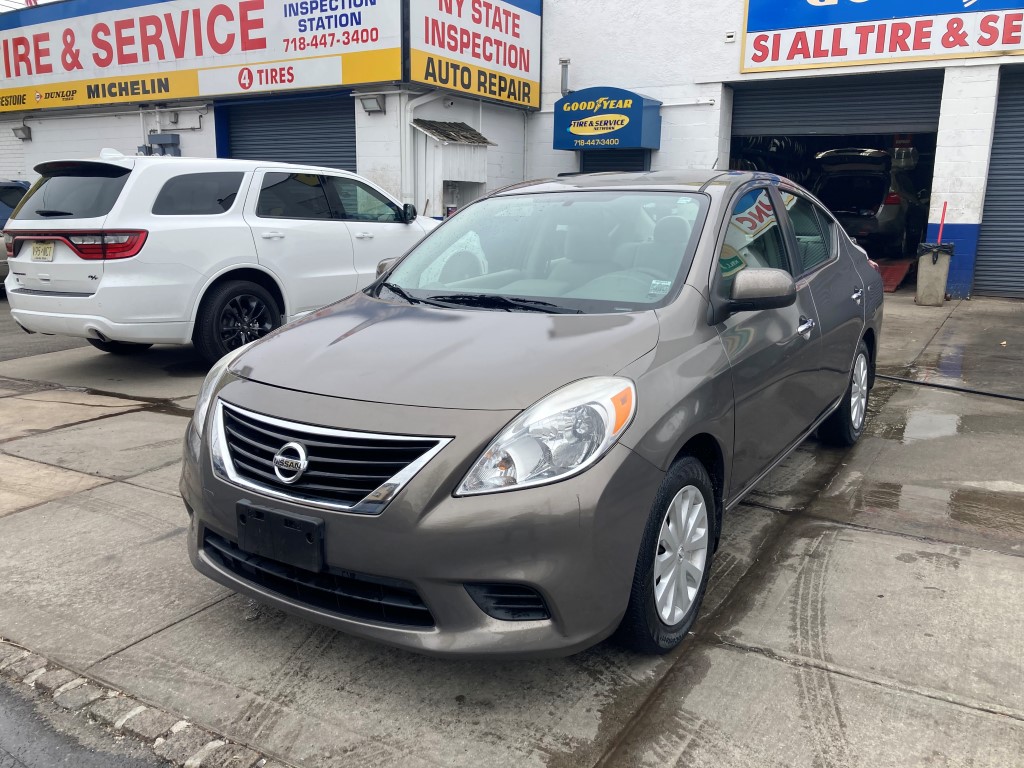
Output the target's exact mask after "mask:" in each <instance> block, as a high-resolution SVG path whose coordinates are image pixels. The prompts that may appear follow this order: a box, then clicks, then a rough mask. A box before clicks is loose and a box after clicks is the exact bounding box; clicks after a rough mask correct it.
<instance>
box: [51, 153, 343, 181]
mask: <svg viewBox="0 0 1024 768" xmlns="http://www.w3.org/2000/svg"><path fill="white" fill-rule="evenodd" d="M65 163H101V164H104V165H117V166H121V167H122V168H134V169H139V170H142V169H144V168H150V167H153V166H157V165H169V164H175V165H179V166H181V168H182V169H183V170H184V169H186V168H187V169H188V170H190V171H196V170H200V171H202V170H207V171H242V172H245V171H254V170H256V169H257V168H268V167H273V168H280V169H282V170H295V171H315V172H318V173H332V174H341V175H346V176H355V175H356V174H354V173H352V172H351V171H345V170H342V169H340V168H328V167H326V166H318V165H296V164H294V163H278V162H273V161H267V160H235V159H231V158H226V157H168V156H146V155H121V154H120V153H114V152H110V151H109V150H105V151H104V152H103V153H102V154H101V155H100V156H99V157H89V158H65V159H54V160H48V161H46V162H45V163H40V164H39V165H37V166H36V168H35V170H36V173H40V174H42V173H45V172H46V169H47V168H52V167H53V166H55V165H58V166H59V165H63V164H65Z"/></svg>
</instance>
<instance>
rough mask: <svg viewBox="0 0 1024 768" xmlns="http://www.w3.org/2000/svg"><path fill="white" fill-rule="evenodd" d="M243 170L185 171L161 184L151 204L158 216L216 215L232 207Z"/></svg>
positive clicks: (240, 184) (240, 183)
mask: <svg viewBox="0 0 1024 768" xmlns="http://www.w3.org/2000/svg"><path fill="white" fill-rule="evenodd" d="M244 175H245V174H244V173H238V172H234V171H232V172H221V173H186V174H185V175H183V176H175V177H174V178H173V179H170V180H168V181H167V183H166V184H164V186H163V189H161V190H160V194H159V195H157V196H156V202H155V203H153V213H155V214H156V215H157V216H215V215H216V214H218V213H225V212H226V211H229V210H231V206H232V205H234V203H235V199H236V198H237V197H238V188H239V187H240V186H242V177H243V176H244Z"/></svg>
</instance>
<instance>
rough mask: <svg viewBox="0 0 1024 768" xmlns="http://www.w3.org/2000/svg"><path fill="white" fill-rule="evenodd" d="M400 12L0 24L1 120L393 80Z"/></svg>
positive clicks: (129, 10) (167, 7)
mask: <svg viewBox="0 0 1024 768" xmlns="http://www.w3.org/2000/svg"><path fill="white" fill-rule="evenodd" d="M401 27H402V22H401V9H400V3H399V2H397V0H223V1H222V2H215V3H209V2H200V0H169V1H168V2H159V3H151V2H146V1H145V0H141V1H140V0H69V2H64V3H56V4H54V5H45V6H39V7H36V8H29V9H26V10H22V11H15V12H12V13H6V14H3V15H0V74H2V75H3V79H2V81H0V112H12V111H25V110H35V109H46V108H51V107H67V106H81V105H102V104H113V103H118V102H153V101H169V100H175V99H187V98H194V97H201V96H219V95H225V94H241V93H257V92H260V91H285V90H296V89H304V88H318V87H324V86H331V85H334V86H337V85H354V84H358V83H370V82H381V81H388V80H399V79H401V75H402V73H401V66H402V56H401V32H402V29H401Z"/></svg>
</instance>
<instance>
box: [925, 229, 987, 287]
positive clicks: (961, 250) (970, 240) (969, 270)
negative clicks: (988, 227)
mask: <svg viewBox="0 0 1024 768" xmlns="http://www.w3.org/2000/svg"><path fill="white" fill-rule="evenodd" d="M980 234H981V225H980V224H946V226H945V228H944V229H943V230H942V240H943V242H946V243H953V258H952V260H951V261H950V262H949V278H948V279H947V280H946V293H948V294H949V295H950V296H952V297H953V298H954V299H966V298H967V297H968V296H970V295H971V289H972V288H973V287H974V265H975V262H976V261H977V259H978V237H979V236H980ZM938 237H939V225H938V224H929V225H928V233H927V236H926V240H927V242H929V243H934V242H936V241H937V240H938Z"/></svg>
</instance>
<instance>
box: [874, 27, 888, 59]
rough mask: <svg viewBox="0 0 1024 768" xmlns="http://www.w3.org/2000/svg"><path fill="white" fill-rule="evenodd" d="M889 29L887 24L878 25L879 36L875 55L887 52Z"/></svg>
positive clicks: (876, 41) (876, 40)
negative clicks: (886, 36)
mask: <svg viewBox="0 0 1024 768" xmlns="http://www.w3.org/2000/svg"><path fill="white" fill-rule="evenodd" d="M886 29H887V27H886V26H885V24H879V25H878V34H877V37H876V39H875V53H884V52H885V30H886Z"/></svg>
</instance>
